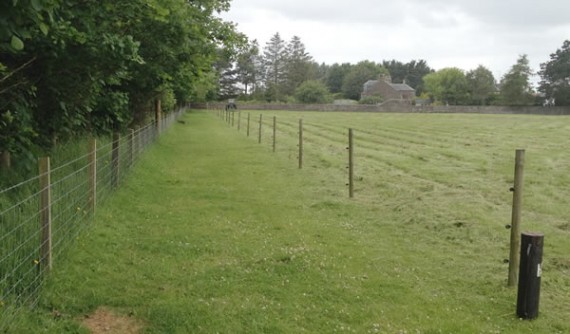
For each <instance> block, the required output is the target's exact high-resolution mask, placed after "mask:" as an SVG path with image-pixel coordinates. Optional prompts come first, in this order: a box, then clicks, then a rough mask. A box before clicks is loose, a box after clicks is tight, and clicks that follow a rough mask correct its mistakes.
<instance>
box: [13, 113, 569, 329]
mask: <svg viewBox="0 0 570 334" xmlns="http://www.w3.org/2000/svg"><path fill="white" fill-rule="evenodd" d="M251 113H252V114H251V116H252V118H251V119H252V124H251V135H250V137H249V138H247V137H246V136H245V112H242V119H241V123H240V124H241V130H240V132H238V131H236V129H235V127H234V128H230V127H229V126H228V125H227V124H225V123H224V122H223V121H222V120H220V119H217V118H216V117H214V116H212V115H211V114H210V115H209V114H206V113H204V112H193V113H190V114H188V115H187V116H186V118H185V120H186V124H176V125H175V126H174V127H173V129H171V130H170V131H169V132H168V133H167V134H166V135H165V136H163V137H162V138H161V139H160V140H159V141H158V143H157V144H156V145H155V146H154V147H153V148H152V149H151V150H150V151H149V153H148V154H147V155H146V156H144V157H143V158H142V159H141V161H140V164H139V165H137V166H136V167H135V169H134V170H133V172H132V174H130V175H129V177H128V179H127V180H126V182H125V183H124V186H123V187H122V188H121V189H120V190H119V191H118V192H117V193H115V194H114V195H113V197H112V199H111V200H110V201H108V202H107V203H106V204H105V206H103V207H101V208H100V209H99V211H98V212H97V215H96V218H95V221H94V223H93V224H94V225H93V227H92V228H90V229H89V232H88V233H87V234H85V235H82V236H81V237H79V238H78V240H77V242H76V246H75V247H74V248H73V249H72V250H71V251H70V252H69V254H66V256H65V257H64V258H61V259H56V261H55V264H54V266H55V270H54V272H53V273H52V275H51V277H50V279H49V280H48V283H47V286H46V288H45V293H44V295H43V297H42V299H41V305H40V306H41V307H40V309H39V311H37V313H35V314H27V315H26V314H24V315H22V317H23V318H22V319H21V321H20V322H19V324H18V326H19V327H18V328H17V329H16V331H17V332H22V333H25V332H48V333H62V332H68V333H75V332H78V333H85V332H86V330H85V329H82V328H81V327H80V325H79V323H78V321H79V319H81V318H82V317H83V316H85V315H86V314H89V313H91V312H93V311H94V310H95V309H97V308H98V307H100V306H106V307H109V308H111V309H113V310H115V312H117V314H124V315H131V316H133V317H136V318H138V319H141V320H142V321H143V322H144V324H145V333H217V332H218V333H303V332H307V333H334V332H339V333H567V332H570V324H569V323H568V321H567V317H568V310H570V280H568V275H569V274H570V258H569V256H568V254H570V245H569V243H568V237H569V236H570V231H569V230H570V227H569V221H570V219H569V218H570V213H569V212H568V210H567V203H566V199H567V198H569V197H570V193H569V192H570V187H568V186H569V183H570V176H569V175H568V172H567V168H568V166H569V165H570V154H568V150H567V147H568V146H569V145H568V141H569V139H568V136H567V133H568V129H569V128H570V118H568V117H540V116H512V115H511V116H502V115H424V114H409V115H407V114H365V113H294V112H263V115H264V116H263V117H264V121H265V122H267V123H266V124H264V132H263V136H262V137H263V144H261V145H258V144H257V124H255V123H254V121H253V120H258V119H259V116H258V114H259V112H251ZM274 115H275V116H277V118H278V132H277V152H276V153H272V152H271V143H270V136H271V129H270V127H269V125H270V124H271V117H272V116H274ZM299 117H303V119H304V124H305V131H304V132H305V142H304V147H305V155H304V158H305V165H304V168H303V169H302V170H298V169H297V156H296V152H297V148H296V146H295V145H296V142H297V133H296V131H297V126H298V119H299ZM236 125H237V120H236ZM348 127H352V128H354V131H355V146H356V149H355V156H356V162H355V164H356V176H357V181H356V193H355V198H354V199H348V198H347V197H348V196H347V189H346V186H345V183H346V177H347V171H346V168H345V166H346V163H347V162H346V158H347V153H346V149H345V148H346V145H347V144H346V142H347V130H346V129H347V128H348ZM516 148H525V149H526V150H527V152H526V166H525V193H524V199H523V208H524V211H523V230H535V231H541V232H544V233H545V247H544V263H543V278H542V291H541V304H540V316H539V318H538V319H536V320H534V321H521V320H519V319H517V318H516V317H515V315H514V311H515V302H516V289H513V288H508V287H506V278H507V266H506V265H505V264H503V262H502V260H503V259H505V258H507V257H508V249H509V248H508V242H509V231H508V230H506V229H505V228H504V225H505V224H508V223H510V210H511V206H510V205H511V200H512V194H511V193H510V192H509V191H508V189H509V187H510V186H512V180H513V175H512V174H513V162H514V150H515V149H516ZM53 314H56V315H57V317H54V316H53Z"/></svg>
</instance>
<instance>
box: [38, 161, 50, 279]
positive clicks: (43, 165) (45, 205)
mask: <svg viewBox="0 0 570 334" xmlns="http://www.w3.org/2000/svg"><path fill="white" fill-rule="evenodd" d="M39 173H40V229H41V240H40V242H41V244H40V261H39V262H40V266H41V268H42V269H45V270H47V271H50V270H51V268H52V254H51V250H52V239H51V179H50V174H51V170H50V160H49V157H44V158H40V160H39Z"/></svg>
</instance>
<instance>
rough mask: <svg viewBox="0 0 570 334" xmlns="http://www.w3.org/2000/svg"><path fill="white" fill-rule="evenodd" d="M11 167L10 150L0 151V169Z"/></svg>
mask: <svg viewBox="0 0 570 334" xmlns="http://www.w3.org/2000/svg"><path fill="white" fill-rule="evenodd" d="M11 167H12V158H11V154H10V151H8V150H4V151H2V152H0V169H10V168H11Z"/></svg>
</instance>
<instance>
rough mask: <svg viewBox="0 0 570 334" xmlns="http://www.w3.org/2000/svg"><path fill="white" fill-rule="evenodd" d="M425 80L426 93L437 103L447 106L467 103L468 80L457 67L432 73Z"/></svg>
mask: <svg viewBox="0 0 570 334" xmlns="http://www.w3.org/2000/svg"><path fill="white" fill-rule="evenodd" d="M423 80H424V85H425V90H426V92H427V93H428V94H429V95H430V96H432V98H434V99H435V100H437V101H440V102H443V103H445V104H462V103H465V102H466V101H467V98H468V96H469V94H468V91H467V79H466V78H465V74H464V73H463V71H462V70H460V69H458V68H456V67H448V68H443V69H441V70H439V71H437V72H434V73H430V74H428V75H426V76H425V77H424V79H423Z"/></svg>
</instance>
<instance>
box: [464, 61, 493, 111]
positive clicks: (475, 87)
mask: <svg viewBox="0 0 570 334" xmlns="http://www.w3.org/2000/svg"><path fill="white" fill-rule="evenodd" d="M466 79H467V86H468V89H469V92H470V94H471V98H472V99H473V101H475V102H476V103H478V104H480V105H485V104H487V103H486V102H487V100H488V99H489V97H490V96H491V95H492V94H494V93H495V92H496V91H497V84H496V82H495V77H494V76H493V73H492V72H491V71H490V70H489V69H487V68H486V67H484V66H483V65H479V66H478V67H477V68H476V69H474V70H471V71H469V72H467V74H466Z"/></svg>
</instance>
